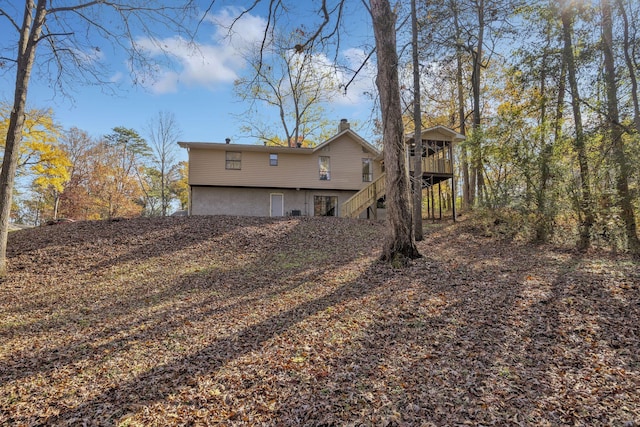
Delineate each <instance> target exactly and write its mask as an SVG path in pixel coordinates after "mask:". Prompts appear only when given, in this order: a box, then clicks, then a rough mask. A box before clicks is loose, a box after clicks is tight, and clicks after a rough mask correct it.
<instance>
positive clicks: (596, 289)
mask: <svg viewBox="0 0 640 427" xmlns="http://www.w3.org/2000/svg"><path fill="white" fill-rule="evenodd" d="M384 232H385V224H383V223H377V222H369V221H357V220H344V219H336V218H308V219H305V218H295V219H264V218H236V217H217V218H216V217H191V218H166V219H137V220H128V221H117V222H106V221H105V222H77V223H70V224H61V225H57V226H52V227H44V228H37V229H30V230H21V231H16V232H13V233H11V235H10V244H9V262H10V276H9V277H8V278H7V279H6V280H5V281H3V282H0V424H1V425H8V426H9V425H10V426H22V425H25V426H26V425H47V426H49V425H108V426H111V425H119V426H143V425H144V426H147V425H150V426H165V425H193V426H200V425H202V426H204V425H251V426H253V425H268V426H296V425H300V426H317V425H324V426H328V425H339V426H346V425H363V426H369V425H371V426H388V425H397V426H432V425H433V426H445V425H451V426H455V425H536V426H539V425H541V426H544V425H550V426H557V425H571V426H573V425H584V426H597V425H602V426H635V425H639V424H640V392H639V390H640V323H639V322H640V267H639V264H638V261H637V260H634V259H633V258H630V257H627V256H624V255H612V254H607V253H597V252H593V253H589V254H580V253H576V252H573V251H567V250H560V249H554V248H551V247H544V246H533V245H525V244H519V243H514V242H508V241H501V240H497V239H493V238H489V237H483V236H482V235H480V234H478V233H476V232H474V228H473V227H471V226H469V225H466V224H465V222H462V223H458V224H455V225H454V224H451V223H448V224H443V225H441V226H438V227H432V228H429V230H428V231H427V235H426V239H425V241H424V242H420V243H419V248H420V251H421V252H422V254H424V255H425V257H424V258H422V259H419V260H416V261H415V262H412V264H411V265H410V266H409V267H408V268H407V269H404V270H394V269H392V268H391V267H389V266H386V265H381V264H379V263H377V262H376V257H377V256H378V254H379V248H380V246H381V244H380V242H381V239H382V238H383V235H384Z"/></svg>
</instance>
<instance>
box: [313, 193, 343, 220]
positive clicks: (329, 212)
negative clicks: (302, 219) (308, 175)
mask: <svg viewBox="0 0 640 427" xmlns="http://www.w3.org/2000/svg"><path fill="white" fill-rule="evenodd" d="M313 215H315V216H338V197H337V196H314V197H313Z"/></svg>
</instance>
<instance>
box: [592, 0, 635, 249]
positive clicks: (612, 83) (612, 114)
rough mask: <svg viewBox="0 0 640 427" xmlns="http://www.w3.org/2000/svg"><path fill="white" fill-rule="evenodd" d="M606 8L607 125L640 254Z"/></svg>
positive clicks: (626, 216)
mask: <svg viewBox="0 0 640 427" xmlns="http://www.w3.org/2000/svg"><path fill="white" fill-rule="evenodd" d="M600 4H601V7H602V41H603V43H602V49H603V54H604V71H605V72H604V77H605V86H606V88H607V116H608V117H607V123H608V127H609V133H610V135H611V146H612V148H613V159H614V161H615V163H616V166H617V168H618V171H617V172H618V173H617V176H616V189H617V191H618V200H619V202H618V203H619V204H620V210H621V214H622V220H623V221H624V225H625V234H626V236H627V243H628V246H629V249H630V250H631V251H632V252H634V253H638V252H640V240H638V234H637V230H636V220H635V217H634V215H633V200H632V197H631V192H630V191H629V178H628V177H629V172H630V170H631V167H630V165H629V161H628V160H627V157H626V156H625V151H624V145H623V141H622V134H623V129H622V127H621V126H620V115H619V113H618V92H617V87H616V70H615V63H614V56H613V30H612V27H613V23H612V20H611V4H610V3H609V0H601V2H600Z"/></svg>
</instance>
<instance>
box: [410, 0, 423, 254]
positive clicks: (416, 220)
mask: <svg viewBox="0 0 640 427" xmlns="http://www.w3.org/2000/svg"><path fill="white" fill-rule="evenodd" d="M411 47H412V56H413V58H412V59H413V123H414V126H415V129H414V133H413V140H414V143H415V150H414V152H415V156H414V160H415V162H414V165H413V232H414V235H415V239H416V241H418V242H419V241H421V240H422V239H424V234H423V231H422V109H421V107H420V61H419V59H418V17H417V12H416V0H411Z"/></svg>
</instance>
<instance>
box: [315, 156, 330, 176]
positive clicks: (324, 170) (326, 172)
mask: <svg viewBox="0 0 640 427" xmlns="http://www.w3.org/2000/svg"><path fill="white" fill-rule="evenodd" d="M329 159H330V157H329V156H320V158H319V162H318V163H319V166H320V181H329V180H330V179H331V163H330V162H329Z"/></svg>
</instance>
